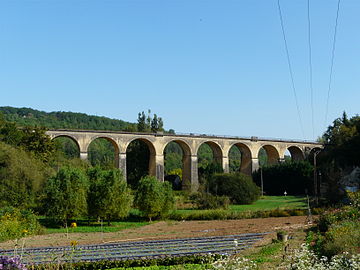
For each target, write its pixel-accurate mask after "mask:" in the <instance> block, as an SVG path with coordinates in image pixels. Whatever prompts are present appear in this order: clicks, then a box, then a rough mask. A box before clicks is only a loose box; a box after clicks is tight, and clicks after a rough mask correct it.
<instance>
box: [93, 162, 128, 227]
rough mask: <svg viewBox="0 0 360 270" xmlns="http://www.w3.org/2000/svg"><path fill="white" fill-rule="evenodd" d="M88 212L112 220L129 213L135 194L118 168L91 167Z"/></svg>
mask: <svg viewBox="0 0 360 270" xmlns="http://www.w3.org/2000/svg"><path fill="white" fill-rule="evenodd" d="M87 175H88V177H89V182H90V186H89V193H88V213H89V215H90V216H92V217H96V218H102V219H106V220H107V221H108V223H109V224H110V221H111V220H114V219H118V218H124V217H126V216H127V215H128V214H129V211H130V209H131V206H132V201H133V196H132V195H131V190H130V189H129V188H128V187H127V184H126V181H125V179H124V177H123V175H122V174H121V172H120V171H119V170H117V169H112V170H102V169H101V168H100V167H94V168H90V169H89V170H88V172H87Z"/></svg>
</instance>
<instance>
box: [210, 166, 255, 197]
mask: <svg viewBox="0 0 360 270" xmlns="http://www.w3.org/2000/svg"><path fill="white" fill-rule="evenodd" d="M209 184H210V185H209V190H210V192H211V193H212V194H214V195H219V196H228V197H229V198H230V199H231V200H232V201H233V202H234V203H237V204H250V203H253V202H254V201H256V200H258V199H259V197H260V189H259V187H258V186H256V184H255V183H254V182H253V181H252V179H251V177H250V176H247V175H245V174H242V173H217V174H214V175H213V176H212V177H211V178H210V183H209Z"/></svg>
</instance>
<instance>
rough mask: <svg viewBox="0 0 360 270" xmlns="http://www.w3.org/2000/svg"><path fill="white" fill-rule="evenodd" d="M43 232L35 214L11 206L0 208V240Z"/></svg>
mask: <svg viewBox="0 0 360 270" xmlns="http://www.w3.org/2000/svg"><path fill="white" fill-rule="evenodd" d="M42 232H43V228H42V227H41V226H40V224H39V222H38V221H37V218H36V216H35V215H34V214H33V213H32V212H30V211H28V210H19V209H17V208H13V207H5V208H2V209H0V242H2V241H6V240H10V239H18V238H21V237H24V236H27V235H34V234H39V233H42Z"/></svg>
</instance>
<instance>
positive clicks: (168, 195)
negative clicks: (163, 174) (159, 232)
mask: <svg viewBox="0 0 360 270" xmlns="http://www.w3.org/2000/svg"><path fill="white" fill-rule="evenodd" d="M135 204H136V206H137V207H138V208H139V210H140V211H141V212H142V214H143V215H144V216H145V217H147V218H149V220H150V221H151V219H152V218H160V217H164V216H166V215H167V214H168V213H169V212H170V210H173V209H174V206H175V196H174V193H173V191H172V188H171V184H170V183H169V182H163V183H162V182H160V181H159V180H158V179H157V178H156V177H154V176H145V177H143V178H142V179H141V180H140V181H139V185H138V189H137V191H136V195H135Z"/></svg>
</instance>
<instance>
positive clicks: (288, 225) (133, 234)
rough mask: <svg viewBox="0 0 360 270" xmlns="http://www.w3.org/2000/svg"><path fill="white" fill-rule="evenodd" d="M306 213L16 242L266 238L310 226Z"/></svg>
mask: <svg viewBox="0 0 360 270" xmlns="http://www.w3.org/2000/svg"><path fill="white" fill-rule="evenodd" d="M307 226H308V225H307V223H306V217H305V216H295V217H278V218H262V219H260V218H259V219H241V220H212V221H160V222H154V223H152V224H149V225H146V226H143V227H138V228H134V229H126V230H122V231H119V232H111V233H69V234H68V236H67V235H66V234H64V233H56V234H46V235H36V236H32V237H27V238H24V239H21V240H20V241H19V242H18V243H17V245H18V246H20V247H21V246H23V245H24V246H25V247H50V246H53V247H55V246H69V245H70V242H71V241H77V242H78V245H86V244H101V243H111V242H122V241H145V240H158V239H175V238H187V237H206V236H221V235H233V234H243V233H259V232H269V234H268V235H267V236H266V238H270V237H272V238H273V237H274V235H275V231H276V230H280V229H282V230H287V231H289V232H291V231H293V230H297V229H299V228H305V227H307ZM15 245H16V242H15V241H8V242H4V243H0V249H13V248H14V246H15Z"/></svg>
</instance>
